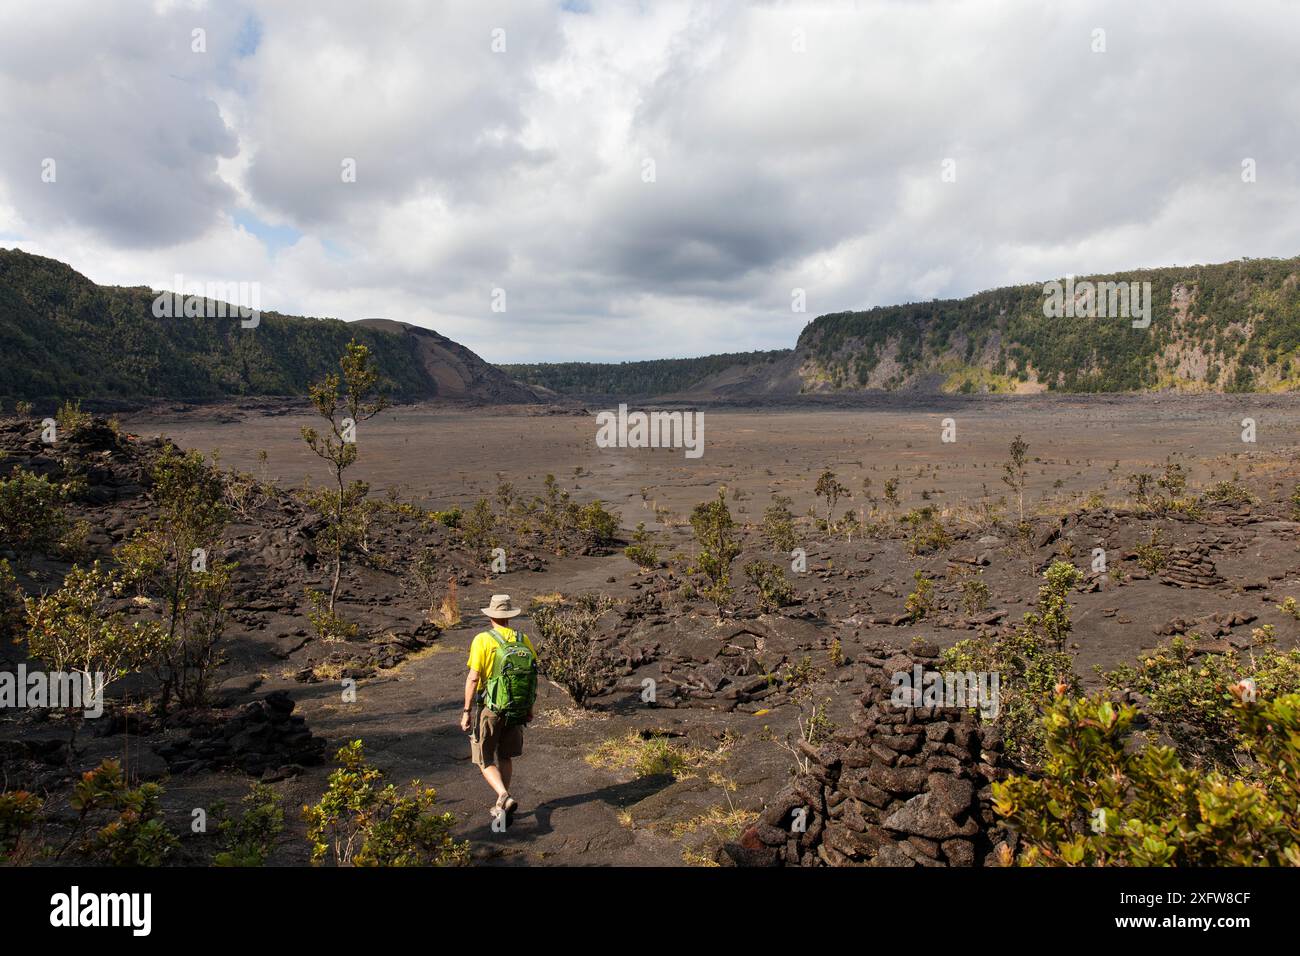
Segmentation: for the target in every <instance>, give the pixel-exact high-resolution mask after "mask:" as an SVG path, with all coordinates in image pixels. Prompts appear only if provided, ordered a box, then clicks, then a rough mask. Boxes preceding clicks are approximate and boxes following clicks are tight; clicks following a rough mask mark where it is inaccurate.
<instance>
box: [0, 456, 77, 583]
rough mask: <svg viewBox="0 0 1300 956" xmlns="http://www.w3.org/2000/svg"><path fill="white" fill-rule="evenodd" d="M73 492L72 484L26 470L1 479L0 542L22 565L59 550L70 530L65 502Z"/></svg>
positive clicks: (19, 469)
mask: <svg viewBox="0 0 1300 956" xmlns="http://www.w3.org/2000/svg"><path fill="white" fill-rule="evenodd" d="M70 493H71V486H70V485H68V484H55V483H54V482H52V481H50V480H49V478H47V477H46V476H45V475H34V474H32V473H31V472H28V471H25V470H23V469H22V468H15V469H14V470H13V472H12V474H10V476H9V477H8V478H4V479H0V542H4V546H5V547H8V548H10V549H12V550H13V552H14V555H15V556H16V557H17V559H18V563H19V565H21V566H24V567H25V566H26V565H27V564H28V562H30V561H31V558H32V556H33V555H34V554H37V553H38V552H40V553H49V552H51V551H54V550H56V549H57V548H58V547H59V545H60V543H61V542H62V541H63V539H64V536H65V535H66V534H67V532H68V528H69V522H68V518H67V515H66V514H65V513H64V502H65V501H66V500H67V498H68V495H69V494H70Z"/></svg>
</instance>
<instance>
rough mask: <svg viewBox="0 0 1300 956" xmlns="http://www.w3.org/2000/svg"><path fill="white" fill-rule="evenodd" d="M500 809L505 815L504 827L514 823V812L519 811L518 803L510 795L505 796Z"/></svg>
mask: <svg viewBox="0 0 1300 956" xmlns="http://www.w3.org/2000/svg"><path fill="white" fill-rule="evenodd" d="M501 809H502V810H504V811H505V813H506V826H510V825H511V824H513V823H514V822H515V811H516V810H518V809H519V802H518V801H517V800H515V798H514V797H512V796H510V794H506V802H505V803H504V804H502V805H501Z"/></svg>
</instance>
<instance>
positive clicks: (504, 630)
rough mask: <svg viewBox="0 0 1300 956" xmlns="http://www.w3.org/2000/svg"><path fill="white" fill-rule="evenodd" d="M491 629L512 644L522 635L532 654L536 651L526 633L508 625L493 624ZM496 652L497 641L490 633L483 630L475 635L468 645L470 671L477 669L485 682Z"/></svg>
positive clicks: (490, 671)
mask: <svg viewBox="0 0 1300 956" xmlns="http://www.w3.org/2000/svg"><path fill="white" fill-rule="evenodd" d="M492 630H495V631H496V632H497V633H498V634H499V635H501V639H502V640H503V641H505V642H506V643H507V644H512V643H514V642H515V641H517V640H519V638H521V637H522V638H523V639H524V644H526V645H527V646H528V649H529V650H530V651H532V652H533V654H536V653H537V648H535V647H533V642H532V641H530V640H529V639H528V635H527V634H520V633H519V632H518V631H514V630H511V629H510V628H508V627H498V626H497V625H495V624H494V625H492ZM496 654H497V642H496V641H494V640H492V635H491V634H489V633H488V632H487V631H484V632H482V633H481V634H477V635H475V637H474V643H473V644H471V645H470V646H469V669H470V670H472V671H478V676H479V679H480V680H482V681H485V682H486V681H487V679H488V677H489V676H490V675H491V674H492V664H493V659H494V658H495V657H496Z"/></svg>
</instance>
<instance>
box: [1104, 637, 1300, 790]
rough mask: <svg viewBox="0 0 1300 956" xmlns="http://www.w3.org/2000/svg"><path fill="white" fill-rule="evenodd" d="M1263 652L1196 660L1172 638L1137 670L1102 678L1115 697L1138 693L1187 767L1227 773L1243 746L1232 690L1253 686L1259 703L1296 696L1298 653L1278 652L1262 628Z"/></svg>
mask: <svg viewBox="0 0 1300 956" xmlns="http://www.w3.org/2000/svg"><path fill="white" fill-rule="evenodd" d="M1256 634H1257V635H1258V636H1259V637H1261V638H1263V643H1262V645H1261V646H1259V647H1256V648H1254V649H1253V650H1251V652H1250V653H1249V654H1241V653H1239V652H1237V651H1235V650H1230V651H1226V652H1222V653H1214V654H1197V653H1196V642H1195V640H1187V639H1184V638H1181V637H1176V638H1174V639H1173V640H1171V641H1169V642H1168V643H1167V644H1162V645H1161V646H1160V647H1157V648H1156V649H1155V650H1154V651H1153V652H1151V653H1150V654H1148V655H1147V656H1146V657H1144V658H1142V659H1141V660H1139V661H1138V662H1137V663H1136V664H1133V665H1129V664H1125V665H1122V666H1120V667H1117V668H1115V669H1114V670H1112V671H1110V672H1108V673H1103V674H1102V675H1101V676H1102V678H1103V679H1104V680H1105V682H1106V686H1107V687H1108V688H1109V689H1110V691H1111V692H1112V693H1114V694H1119V693H1121V692H1123V691H1129V690H1131V691H1136V692H1138V693H1140V694H1142V695H1144V696H1145V697H1146V698H1147V703H1146V704H1145V705H1144V707H1143V711H1144V713H1145V715H1146V716H1147V717H1148V719H1149V720H1150V721H1151V722H1152V725H1153V728H1154V729H1156V730H1158V731H1161V732H1163V733H1165V734H1166V735H1168V737H1169V739H1170V740H1172V741H1173V744H1174V746H1175V747H1177V748H1178V751H1179V754H1180V756H1181V757H1182V759H1183V760H1185V761H1190V762H1193V763H1197V764H1200V763H1205V764H1208V765H1210V766H1212V767H1218V768H1221V769H1229V768H1232V767H1236V766H1239V765H1240V762H1241V760H1240V758H1241V753H1242V750H1243V748H1244V743H1243V742H1242V741H1241V740H1240V739H1239V738H1238V736H1237V720H1236V718H1235V716H1234V714H1233V696H1232V693H1231V689H1232V688H1233V687H1235V686H1237V685H1238V684H1239V683H1240V682H1241V681H1243V680H1248V681H1251V682H1252V685H1253V687H1254V688H1255V693H1256V694H1257V695H1258V696H1259V697H1260V698H1261V699H1264V698H1269V699H1271V698H1275V697H1278V696H1281V695H1283V694H1291V693H1296V692H1300V649H1296V650H1290V651H1279V650H1278V649H1277V648H1276V647H1275V646H1273V645H1272V644H1271V643H1270V642H1269V638H1270V637H1271V630H1266V629H1264V628H1260V629H1258V630H1257V631H1256Z"/></svg>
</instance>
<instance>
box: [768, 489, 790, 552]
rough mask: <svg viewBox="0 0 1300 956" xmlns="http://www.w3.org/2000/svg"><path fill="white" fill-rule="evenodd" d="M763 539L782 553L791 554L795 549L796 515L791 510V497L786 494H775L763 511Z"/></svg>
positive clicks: (774, 549) (773, 548)
mask: <svg viewBox="0 0 1300 956" xmlns="http://www.w3.org/2000/svg"><path fill="white" fill-rule="evenodd" d="M762 533H763V539H764V540H765V541H767V544H768V546H769V547H770V548H771V549H772V550H773V551H776V552H778V553H780V554H789V553H790V552H791V551H792V550H794V546H795V543H796V541H797V539H796V538H795V533H794V515H793V514H792V513H791V511H790V499H789V498H787V497H785V496H784V495H775V496H773V498H772V503H771V504H770V505H768V507H767V510H766V511H764V512H763V529H762Z"/></svg>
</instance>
